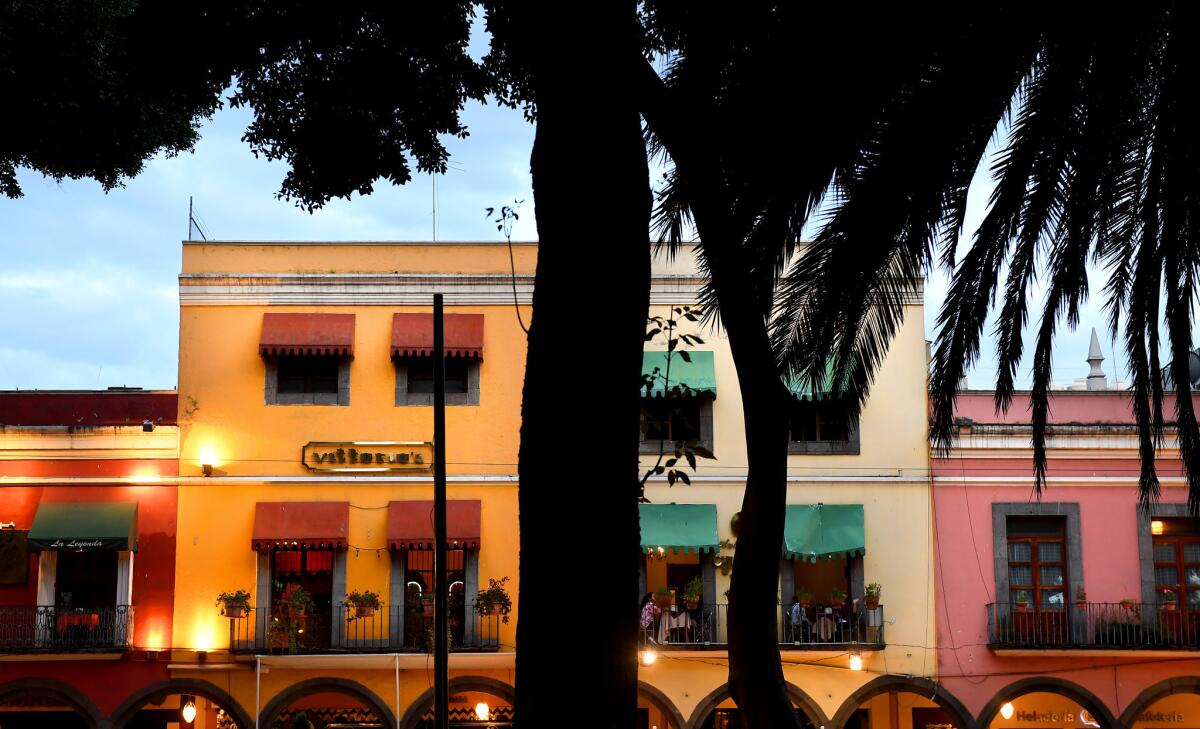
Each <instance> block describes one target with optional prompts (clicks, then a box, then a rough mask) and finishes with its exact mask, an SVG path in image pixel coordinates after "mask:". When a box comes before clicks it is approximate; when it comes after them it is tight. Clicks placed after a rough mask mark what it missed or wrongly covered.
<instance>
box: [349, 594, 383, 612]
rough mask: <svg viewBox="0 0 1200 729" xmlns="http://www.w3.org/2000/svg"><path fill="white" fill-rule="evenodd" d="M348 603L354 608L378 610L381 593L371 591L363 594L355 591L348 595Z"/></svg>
mask: <svg viewBox="0 0 1200 729" xmlns="http://www.w3.org/2000/svg"><path fill="white" fill-rule="evenodd" d="M346 603H347V604H349V605H353V606H354V607H369V608H378V607H379V605H380V600H379V593H378V592H372V591H370V590H364V591H362V592H359V591H358V590H354V591H353V592H351V593H349V594H347V595H346Z"/></svg>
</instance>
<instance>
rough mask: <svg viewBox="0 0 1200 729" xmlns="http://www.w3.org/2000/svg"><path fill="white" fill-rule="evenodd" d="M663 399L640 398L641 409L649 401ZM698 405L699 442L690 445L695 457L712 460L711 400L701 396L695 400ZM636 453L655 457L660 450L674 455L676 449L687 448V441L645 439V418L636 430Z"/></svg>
mask: <svg viewBox="0 0 1200 729" xmlns="http://www.w3.org/2000/svg"><path fill="white" fill-rule="evenodd" d="M662 399H663V398H648V397H643V398H642V404H643V407H644V406H645V404H646V403H647V402H649V401H655V402H657V401H660V400H662ZM695 400H696V401H697V402H699V404H700V440H698V441H696V442H695V443H692V444H690V445H691V447H692V450H693V451H695V453H696V455H697V456H702V457H705V458H713V457H714V456H713V398H711V397H707V396H701V397H697V398H695ZM638 438H639V441H638V452H639V453H641V454H643V455H656V454H658V452H659V450H660V449H661V450H662V451H663V452H664V453H674V452H675V450H676V449H683V448H684V447H686V446H688V445H689V443H688V442H687V441H676V440H659V439H654V440H651V439H647V438H646V429H645V418H644V417H643V418H642V420H641V423H640V425H639V428H638Z"/></svg>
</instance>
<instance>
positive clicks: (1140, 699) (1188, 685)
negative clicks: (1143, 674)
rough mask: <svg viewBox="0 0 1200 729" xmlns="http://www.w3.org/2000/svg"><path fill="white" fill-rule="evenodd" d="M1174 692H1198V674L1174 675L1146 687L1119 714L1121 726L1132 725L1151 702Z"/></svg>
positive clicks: (1199, 682)
mask: <svg viewBox="0 0 1200 729" xmlns="http://www.w3.org/2000/svg"><path fill="white" fill-rule="evenodd" d="M1175 694H1200V676H1176V677H1174V678H1168V679H1166V680H1164V681H1159V682H1158V683H1156V684H1153V685H1152V686H1149V687H1147V688H1146V689H1144V690H1143V691H1142V692H1141V693H1140V694H1138V695H1137V698H1135V699H1134V700H1133V701H1132V702H1130V704H1129V706H1127V707H1126V708H1125V713H1124V714H1121V726H1133V723H1134V722H1135V721H1137V718H1138V716H1140V715H1141V714H1142V713H1144V712H1145V711H1148V710H1149V709H1150V705H1151V704H1153V703H1154V702H1155V701H1158V700H1159V699H1165V698H1167V697H1168V696H1174V695H1175Z"/></svg>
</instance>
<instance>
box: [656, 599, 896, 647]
mask: <svg viewBox="0 0 1200 729" xmlns="http://www.w3.org/2000/svg"><path fill="white" fill-rule="evenodd" d="M781 615H782V624H783V628H782V631H781V633H780V638H779V642H780V647H781V648H783V649H784V650H788V649H791V650H822V649H827V648H834V647H840V646H844V645H846V644H850V643H859V644H862V645H863V646H864V647H866V648H868V649H870V648H874V647H880V648H882V647H883V646H884V636H883V606H879V607H876V608H874V609H872V610H866V609H863V610H859V611H857V612H852V611H850V610H849V609H848V608H846V609H843V610H834V609H829V610H828V612H826V610H825V609H824V608H812V607H810V608H807V609H803V610H802V612H800V613H798V614H797V616H796V619H797V620H796V624H795V625H793V624H792V616H791V611H790V610H785V611H783V613H781ZM728 624H729V606H728V605H724V604H718V605H702V606H700V607H699V608H696V609H695V610H686V609H683V610H674V611H671V610H667V611H663V612H662V613H661V614H660V615H658V616H657V617H656V618H655V619H654V620H653V621H652V622H651V624H650V625H649V626H648V627H646V628H643V629H642V644H643V645H644V646H662V647H665V648H683V649H705V648H714V649H723V648H725V646H727V645H728V643H729V635H728V632H727V631H728Z"/></svg>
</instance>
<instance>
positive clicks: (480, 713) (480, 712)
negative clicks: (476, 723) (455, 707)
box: [475, 701, 492, 721]
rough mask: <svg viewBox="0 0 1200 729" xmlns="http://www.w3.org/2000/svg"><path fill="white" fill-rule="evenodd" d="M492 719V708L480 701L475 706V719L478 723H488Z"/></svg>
mask: <svg viewBox="0 0 1200 729" xmlns="http://www.w3.org/2000/svg"><path fill="white" fill-rule="evenodd" d="M491 717H492V707H490V706H488V705H487V702H486V701H480V702H479V703H478V704H475V718H476V719H478V720H480V721H488V720H489V719H491Z"/></svg>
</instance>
